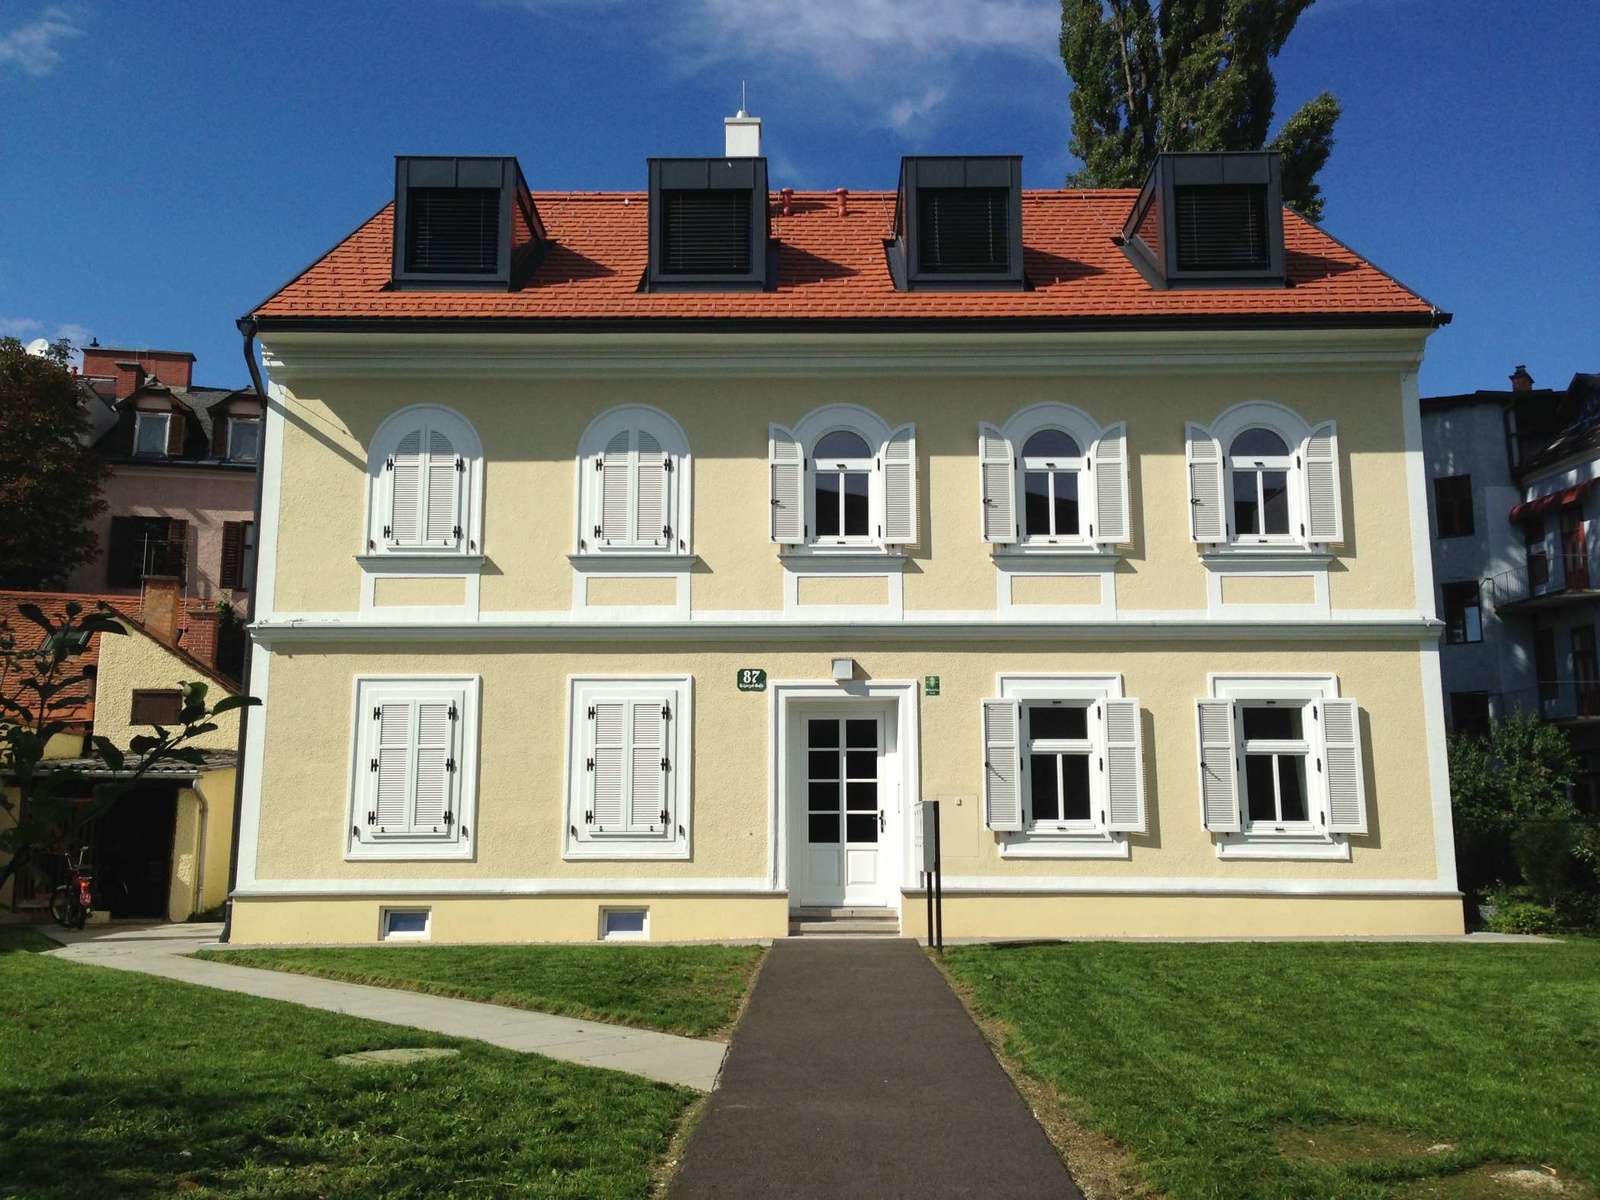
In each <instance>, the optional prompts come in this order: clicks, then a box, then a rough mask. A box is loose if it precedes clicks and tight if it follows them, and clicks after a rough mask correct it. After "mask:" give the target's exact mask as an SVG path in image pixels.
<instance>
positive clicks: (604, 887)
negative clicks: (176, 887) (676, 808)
mask: <svg viewBox="0 0 1600 1200" xmlns="http://www.w3.org/2000/svg"><path fill="white" fill-rule="evenodd" d="M784 894H785V893H783V892H781V891H778V890H777V889H775V888H774V887H773V885H772V883H771V882H770V881H769V880H766V879H738V878H730V879H688V878H686V879H673V878H659V879H653V878H649V877H644V878H640V877H637V876H635V877H632V878H627V879H261V880H256V881H255V882H253V883H249V884H246V885H243V886H241V887H239V888H236V889H235V890H234V893H233V895H234V896H235V897H236V898H240V897H242V898H244V899H255V898H260V899H267V898H269V897H288V896H352V897H353V896H370V897H373V898H388V897H391V896H408V897H411V896H600V897H604V896H782V895H784Z"/></svg>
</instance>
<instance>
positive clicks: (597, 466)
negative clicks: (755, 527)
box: [577, 404, 690, 554]
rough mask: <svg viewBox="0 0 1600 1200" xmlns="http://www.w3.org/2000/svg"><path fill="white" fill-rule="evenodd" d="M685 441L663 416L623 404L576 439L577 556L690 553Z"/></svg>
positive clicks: (674, 422) (640, 407) (637, 406)
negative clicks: (620, 553) (621, 553)
mask: <svg viewBox="0 0 1600 1200" xmlns="http://www.w3.org/2000/svg"><path fill="white" fill-rule="evenodd" d="M689 469H690V460H689V440H688V438H686V437H685V436H684V433H683V430H682V428H680V427H679V425H678V423H677V422H676V421H674V420H673V419H672V418H671V417H669V416H667V414H666V413H664V412H661V411H660V410H658V409H654V408H650V407H649V406H647V405H643V404H624V405H622V406H620V407H618V408H613V409H610V410H609V411H607V412H605V413H602V414H601V415H600V416H598V417H596V418H595V420H594V422H593V423H592V424H590V426H589V428H588V429H586V430H585V431H584V433H583V436H582V437H581V438H580V439H579V440H578V536H577V546H578V553H579V554H606V553H617V552H624V551H625V552H627V553H632V554H638V553H650V554H688V553H690V550H689V508H690V505H689V491H688V489H689Z"/></svg>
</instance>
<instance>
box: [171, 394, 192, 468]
mask: <svg viewBox="0 0 1600 1200" xmlns="http://www.w3.org/2000/svg"><path fill="white" fill-rule="evenodd" d="M188 432H189V426H188V422H186V421H185V420H184V413H183V410H182V409H181V408H178V407H177V406H176V405H174V406H173V409H172V414H171V415H170V416H169V417H167V457H168V458H177V457H178V456H179V455H181V454H182V453H183V443H184V442H185V440H187V439H186V436H185V435H186V434H188Z"/></svg>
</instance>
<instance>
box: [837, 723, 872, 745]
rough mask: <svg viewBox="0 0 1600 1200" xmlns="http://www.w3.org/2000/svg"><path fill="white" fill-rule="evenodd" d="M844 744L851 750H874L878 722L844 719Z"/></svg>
mask: <svg viewBox="0 0 1600 1200" xmlns="http://www.w3.org/2000/svg"><path fill="white" fill-rule="evenodd" d="M844 744H845V745H846V746H849V747H850V748H851V749H852V750H876V749H877V748H878V723H877V722H876V721H846V722H845V723H844Z"/></svg>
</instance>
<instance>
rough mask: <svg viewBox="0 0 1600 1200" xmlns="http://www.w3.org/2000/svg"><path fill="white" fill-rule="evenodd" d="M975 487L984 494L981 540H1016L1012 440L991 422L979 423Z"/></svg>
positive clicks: (1001, 541) (1007, 541)
mask: <svg viewBox="0 0 1600 1200" xmlns="http://www.w3.org/2000/svg"><path fill="white" fill-rule="evenodd" d="M978 472H979V474H978V489H979V491H980V492H981V493H982V495H983V540H984V541H986V542H998V543H1003V544H1010V543H1013V542H1015V541H1016V540H1017V478H1016V471H1015V464H1014V463H1013V461H1012V457H1011V443H1010V442H1008V441H1006V439H1005V435H1004V434H1002V433H1001V432H1000V431H999V430H998V429H996V428H995V427H994V426H993V425H979V426H978Z"/></svg>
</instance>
